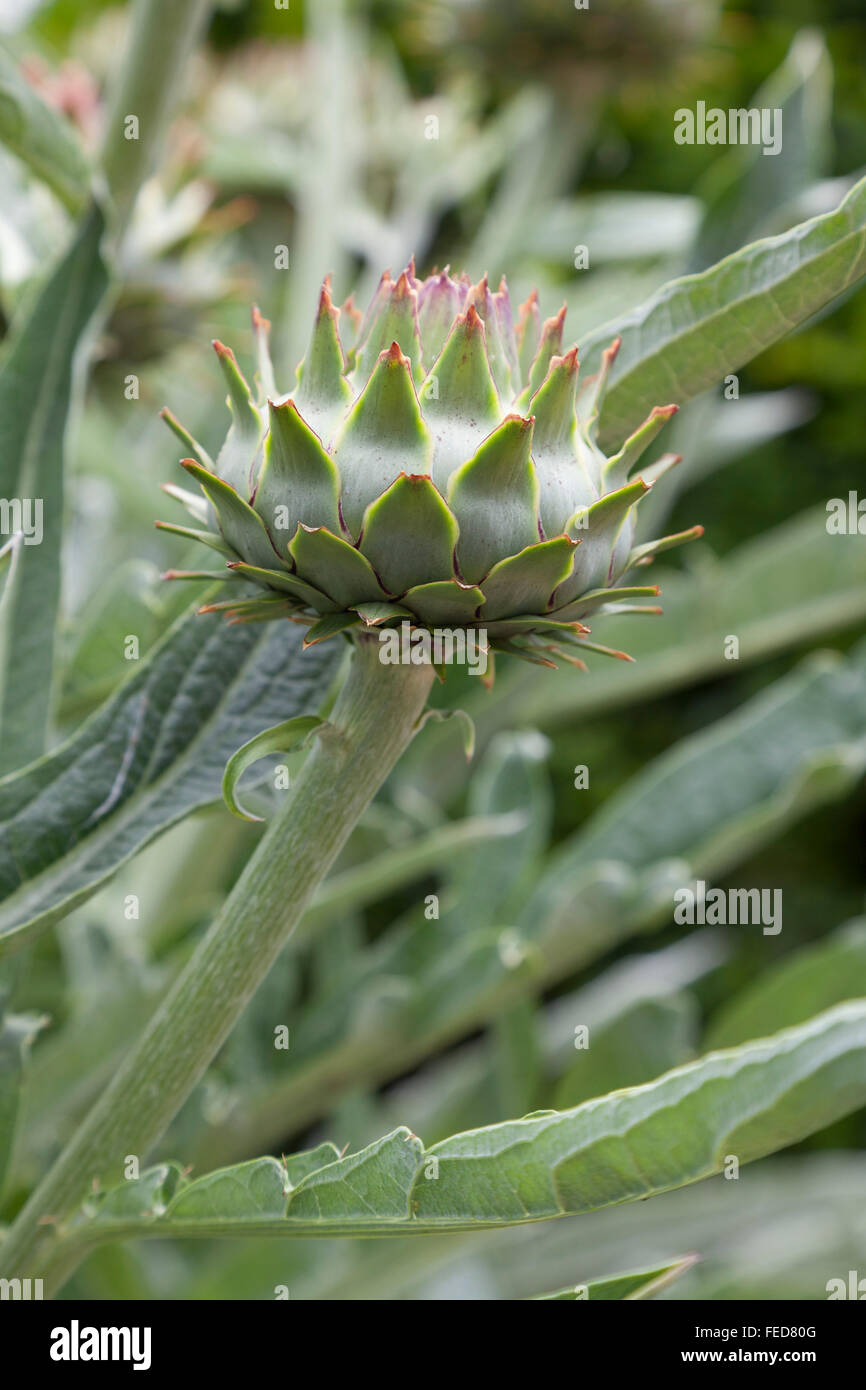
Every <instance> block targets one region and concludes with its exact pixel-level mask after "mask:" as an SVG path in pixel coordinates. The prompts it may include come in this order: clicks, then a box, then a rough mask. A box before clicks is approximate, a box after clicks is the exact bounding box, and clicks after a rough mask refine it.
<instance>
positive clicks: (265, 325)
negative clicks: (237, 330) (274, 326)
mask: <svg viewBox="0 0 866 1390" xmlns="http://www.w3.org/2000/svg"><path fill="white" fill-rule="evenodd" d="M252 320H253V328H254V329H259V328H261V329H263V330H264V332H265V333H268V332H269V331H270V327H271V321H270V319H266V318H265V316H264V314H263V313H262V311H261V309H260V308H259V306H258V304H254V305H253V308H252Z"/></svg>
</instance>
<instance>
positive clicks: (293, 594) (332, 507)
mask: <svg viewBox="0 0 866 1390" xmlns="http://www.w3.org/2000/svg"><path fill="white" fill-rule="evenodd" d="M564 318H565V309H564V308H563V309H562V310H560V312H559V313H558V314H557V315H556V316H555V317H553V318H549V319H547V320H546V321H545V322H544V323H542V322H541V317H540V313H539V309H538V302H537V296H536V295H535V294H534V293H533V294H532V295H531V296H530V297H529V299H528V300H527V302H526V303H525V304H524V305H523V306H522V307H521V309H520V312H519V315H518V317H517V321H516V322H515V320H514V316H513V314H512V310H511V305H510V302H509V297H508V290H507V288H506V285H505V282H504V281H503V282H502V283H501V284H500V286H499V289H498V290H496V291H492V290H491V289H490V286H489V284H488V281H487V278H486V276H485V277H484V278H482V279H481V280H480V281H479V282H478V283H477V284H473V283H472V282H471V281H470V279H469V277H468V276H466V275H463V276H461V277H460V278H459V279H456V278H454V277H453V276H451V275H450V274H449V273H448V270H447V269H445V270H443V271H442V272H441V273H434V274H432V275H430V276H428V277H427V278H426V279H423V280H420V279H418V278H416V275H415V269H414V265H413V264H411V263H410V265H409V266H408V267H407V269H406V270H404V271H403V272H402V274H401V275H400V276H399V278H398V279H397V280H396V281H395V280H392V278H391V276H390V274H389V273H388V272H386V273H385V274H384V275H383V276H382V279H381V281H380V283H379V287H378V290H377V292H376V294H375V296H374V298H373V301H372V303H371V305H370V307H369V309H368V311H367V314H366V316H365V317H364V318H363V321H361V317H360V315H359V314H358V313H357V311H355V310H354V308H353V306H352V305H351V303H349V304H348V305H347V306H346V309H345V310H344V311H343V312H342V313H341V311H340V310H339V309H337V308H336V307H335V306H334V304H333V302H332V299H331V294H330V289H329V285H328V283H327V281H326V283H325V285H324V286H323V288H322V292H321V297H320V301H319V308H318V313H317V316H316V320H315V324H314V328H313V333H312V339H311V342H310V347H309V351H308V353H307V355H306V357H305V359H304V361H303V362H302V363H301V366H300V367H299V369H298V380H297V387H296V389H295V390H294V391H293V392H292V393H291V394H290V395H287V396H282V395H278V394H277V393H276V391H275V389H274V380H273V370H272V367H271V363H270V359H269V354H268V347H267V323H266V321H265V320H264V319H262V318H261V316H260V315H259V314H258V312H257V311H254V330H255V336H256V340H257V346H258V356H259V385H260V389H261V391H262V393H263V394H264V395H265V396H266V397H267V399H266V400H265V401H262V402H260V401H258V400H257V399H256V398H255V397H254V395H253V393H252V392H251V390H250V388H249V386H248V385H247V382H246V381H245V379H244V377H243V376H242V374H241V372H240V370H239V368H238V365H237V362H236V360H235V358H234V355H233V354H232V353H231V351H230V350H229V349H228V348H226V347H224V346H223V345H222V344H221V343H215V345H214V346H215V348H216V351H217V355H218V358H219V362H220V365H221V367H222V369H223V372H224V374H225V377H226V381H227V384H228V391H229V404H230V408H231V412H232V422H231V427H230V429H229V432H228V435H227V437H226V440H225V443H224V445H223V447H222V449H221V451H220V453H219V455H218V457H217V459H216V461H215V462H212V461H211V460H210V458H209V457H208V456H207V454H206V453H205V451H204V450H203V449H202V448H201V446H200V445H198V444H197V443H196V442H195V441H194V440H193V439H192V437H191V436H190V435H189V434H187V433H186V431H184V430H183V429H182V427H181V426H180V425H178V423H177V422H176V421H175V420H174V418H173V417H172V416H171V415H170V414H168V413H166V418H167V419H168V422H169V423H170V424H171V425H172V427H173V428H174V429H175V430H176V432H177V433H179V434H180V435H181V437H182V438H183V439H184V441H185V443H186V444H187V445H188V447H189V448H190V449H191V451H192V453H193V454H194V455H195V457H190V458H186V459H184V460H183V467H184V468H185V469H186V470H187V472H188V473H189V474H190V475H191V477H192V478H193V479H195V480H196V481H197V482H198V483H199V484H200V487H201V492H202V493H203V494H204V496H201V495H194V494H192V493H189V492H187V491H184V490H182V489H179V488H176V487H169V488H168V489H167V490H168V491H169V492H170V493H172V495H174V496H176V497H177V498H178V499H179V500H180V501H182V502H183V503H184V504H185V505H186V506H187V507H188V509H189V511H190V512H191V513H192V514H193V516H194V518H195V519H196V521H197V522H198V523H199V526H198V527H197V528H195V529H193V528H190V527H186V526H176V525H172V526H168V527H167V529H169V530H173V531H176V532H179V533H180V534H182V535H185V536H187V537H190V538H195V539H197V540H199V541H203V542H204V543H205V544H207V545H208V546H210V547H212V549H214V550H215V551H217V552H219V553H220V554H222V555H223V556H224V557H225V568H224V569H222V570H194V571H189V570H188V571H170V574H171V576H172V577H175V578H178V577H189V578H202V577H205V576H207V577H211V576H213V577H221V578H227V577H235V578H236V579H238V580H247V581H252V582H253V583H254V584H256V585H257V586H259V588H260V590H261V594H260V596H258V597H252V598H250V597H248V596H247V593H248V591H247V590H246V589H245V590H244V596H243V597H238V598H231V597H230V598H228V599H226V600H225V601H223V602H222V603H219V604H215V605H210V606H209V610H208V611H211V610H212V609H213V608H219V609H222V610H225V611H226V612H227V613H228V614H229V616H230V617H231V618H232V619H233V620H235V621H259V620H264V619H268V618H290V619H292V620H293V621H297V622H300V623H303V624H306V625H307V627H308V632H307V634H306V639H305V640H306V643H307V645H310V644H314V643H316V642H319V641H324V640H326V639H327V638H330V637H333V636H335V635H337V634H338V633H346V634H349V635H351V634H353V632H363V631H365V630H369V629H374V628H377V627H383V626H388V625H395V624H401V623H408V624H410V625H411V627H413V628H414V627H419V628H422V629H426V630H435V629H441V628H444V629H451V630H453V629H464V630H474V632H475V635H476V640H478V641H479V642H481V643H484V644H487V643H489V644H490V647H491V648H492V649H494V650H496V649H498V650H501V651H505V652H508V653H510V654H512V655H515V656H519V657H522V658H524V659H528V660H530V661H536V662H538V661H540V662H541V663H542V664H551V660H550V659H551V656H552V657H554V658H557V657H561V658H563V659H566V660H570V661H572V662H576V663H577V664H578V665H582V664H583V663H582V662H581V660H580V652H581V651H582V650H584V651H585V650H586V649H590V650H595V651H602V652H608V651H609V649H608V648H604V647H599V646H597V645H596V644H595V643H593V642H591V641H589V639H588V633H589V631H590V629H589V626H588V625H587V623H586V621H585V620H586V619H587V618H588V617H590V616H591V615H592V614H594V613H596V612H608V611H611V609H612V607H613V606H615V605H619V611H622V603H623V601H624V600H634V599H640V598H646V597H652V596H655V595H656V594H657V593H658V589H657V588H656V587H655V586H652V585H631V586H628V587H625V586H623V583H622V581H623V580H624V578H625V577H626V575H627V574H628V572H629V571H630V570H632V569H633V568H635V567H642V566H644V565H646V564H647V563H649V561H650V560H651V559H652V557H653V556H654V555H655V554H656V553H657V552H658V551H659V550H662V549H665V548H667V547H669V546H671V545H674V544H676V543H678V542H680V541H682V540H686V539H689V538H691V537H692V536H694V535H696V534H698V533H699V531H700V528H699V527H696V528H694V529H693V530H691V531H687V532H683V533H681V534H679V535H676V536H667V537H664V538H663V539H661V540H658V541H655V542H651V543H648V544H644V545H640V546H637V547H635V546H634V544H633V540H634V516H635V507H636V505H637V503H638V502H639V501H640V499H641V498H642V497H643V496H645V494H646V493H647V492H648V490H649V488H650V487H651V486H652V484H653V482H654V480H655V479H656V478H657V477H658V476H659V475H660V474H661V473H662V472H663V471H664V470H665V469H666V468H667V467H669V466H670V465H671V464H672V463H675V462H676V461H677V457H676V456H675V455H670V454H669V455H665V456H663V457H662V458H661V459H659V460H658V461H657V462H656V463H655V464H654V465H652V466H651V467H650V468H648V469H645V470H644V471H643V473H642V474H641V475H640V476H634V475H633V470H634V467H635V465H636V464H637V462H638V460H639V459H640V458H641V457H642V455H643V454H644V451H645V450H646V449H647V447H648V446H649V445H650V444H651V442H652V441H653V439H654V438H655V437H656V435H657V434H658V432H659V430H660V429H661V428H662V427H663V425H664V424H665V422H666V421H667V420H668V419H670V417H671V415H672V414H673V413H674V411H675V409H676V407H675V406H673V405H668V406H661V407H657V408H656V409H654V410H653V411H652V413H651V414H650V416H649V418H648V419H647V420H646V421H645V422H644V424H643V425H641V426H640V428H639V429H637V430H636V431H635V432H634V434H632V435H631V437H630V438H629V439H627V440H626V441H625V442H624V444H623V446H622V448H621V449H620V450H619V452H618V453H616V454H615V455H613V456H612V457H610V458H608V457H605V455H604V454H603V453H602V451H601V449H600V448H599V445H598V442H597V438H596V426H597V422H598V417H599V407H600V405H601V401H602V398H603V395H604V389H605V383H606V380H607V377H608V373H609V371H610V367H611V365H612V363H613V360H614V358H615V356H616V352H617V349H618V342H614V343H613V344H612V345H611V346H610V347H609V348H608V349H607V351H606V352H605V353H604V354H603V359H602V365H601V369H600V371H599V372H598V373H597V374H596V375H595V376H594V377H591V378H590V379H589V380H588V381H586V382H585V383H583V384H582V389H581V390H580V392H578V355H577V347H576V346H575V347H571V348H569V350H568V351H565V352H563V350H562V346H563V345H562V332H563V323H564ZM352 338H354V341H350V339H352ZM161 524H163V525H166V524H165V523H161ZM202 528H203V529H202ZM628 611H634V607H633V605H629V609H628ZM645 611H656V612H657V611H659V610H658V609H657V608H650V609H649V610H645ZM612 654H614V655H622V653H612Z"/></svg>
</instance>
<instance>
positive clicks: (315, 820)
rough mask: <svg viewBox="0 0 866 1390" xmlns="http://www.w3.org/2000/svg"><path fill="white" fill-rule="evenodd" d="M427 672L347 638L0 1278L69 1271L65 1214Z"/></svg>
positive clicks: (19, 1233)
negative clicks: (329, 692) (280, 771)
mask: <svg viewBox="0 0 866 1390" xmlns="http://www.w3.org/2000/svg"><path fill="white" fill-rule="evenodd" d="M432 678H433V672H432V667H430V666H400V665H393V666H386V665H383V664H382V663H381V662H380V661H379V647H378V643H377V642H376V641H375V639H373V638H369V637H364V638H362V639H361V640H360V641H359V642H358V643H357V644H356V649H355V652H354V655H353V658H352V661H351V663H350V665H349V671H348V675H347V678H346V682H345V684H344V686H343V688H342V690H341V692H340V694H339V696H338V698H337V702H336V705H335V707H334V711H333V714H332V715H331V719H330V722H329V725H328V726H327V727H326V728H325V729H324V731H323V732H322V733H321V735H320V737H319V738H318V739H317V741H316V745H315V747H314V749H313V751H312V752H311V754H310V756H309V757H308V758H307V760H306V762H305V764H304V766H303V768H302V770H301V771H300V773H299V774H298V777H297V780H296V782H295V784H294V787H293V788H292V789H290V791H289V793H288V794H287V797H286V800H285V802H284V803H283V805H282V806H281V808H280V810H279V811H278V813H277V814H276V816H275V817H274V819H273V821H272V822H271V824H270V826H269V827H268V830H267V831H266V833H265V835H264V837H263V839H262V841H261V844H260V845H259V847H258V849H257V850H256V852H255V854H254V855H253V856H252V858H251V859H250V860H249V862H248V864H247V866H246V868H245V869H244V872H243V873H242V875H241V877H240V879H239V880H238V882H237V884H236V885H235V887H234V889H233V890H232V892H231V894H230V896H229V897H228V898H227V900H226V902H225V905H224V907H223V909H222V911H221V913H220V915H219V916H218V917H217V919H216V920H215V922H214V923H213V925H212V927H211V928H210V931H209V932H208V934H207V936H206V937H205V938H204V940H203V941H202V942H201V944H200V945H199V946H198V948H197V950H196V951H195V953H194V955H193V956H192V957H191V959H190V961H189V963H188V964H187V966H186V968H185V969H184V971H183V972H182V974H181V975H180V976H179V977H178V979H177V981H176V982H175V984H174V985H173V987H172V988H171V990H170V992H169V994H168V995H167V997H166V998H165V1000H164V1001H163V1003H162V1004H161V1005H160V1007H159V1008H158V1009H157V1011H156V1013H155V1014H154V1016H153V1018H152V1019H151V1022H150V1023H149V1024H148V1026H147V1028H146V1029H145V1032H144V1035H143V1036H142V1038H141V1040H140V1042H139V1043H138V1045H137V1046H136V1047H135V1048H134V1049H133V1051H132V1052H131V1053H130V1054H129V1055H128V1056H127V1058H126V1059H125V1060H124V1062H123V1063H122V1064H121V1066H120V1068H119V1069H118V1071H117V1072H116V1073H115V1075H114V1078H113V1080H112V1081H111V1083H110V1084H109V1086H108V1087H107V1089H106V1090H105V1091H104V1092H103V1094H102V1096H101V1098H100V1099H99V1101H98V1102H97V1103H96V1105H95V1106H94V1107H93V1109H92V1110H91V1111H90V1113H89V1114H88V1115H87V1117H86V1118H85V1120H84V1121H83V1122H82V1124H81V1126H80V1128H79V1130H78V1132H77V1133H76V1135H75V1136H74V1138H73V1139H72V1140H71V1141H70V1143H69V1144H68V1145H67V1147H66V1149H65V1150H64V1151H63V1153H62V1154H61V1155H60V1157H59V1159H58V1160H57V1162H56V1163H55V1165H54V1167H53V1168H52V1169H51V1171H50V1172H49V1173H48V1175H47V1176H46V1178H45V1179H44V1181H43V1182H42V1183H41V1184H40V1186H39V1187H38V1188H37V1190H36V1191H35V1192H34V1193H33V1195H32V1196H31V1198H30V1200H29V1201H28V1202H27V1204H26V1206H25V1207H24V1208H23V1209H22V1211H21V1212H20V1214H19V1216H18V1218H17V1220H16V1221H15V1223H14V1225H13V1226H12V1227H11V1229H10V1231H9V1233H8V1235H7V1236H6V1239H5V1240H4V1242H3V1244H2V1245H0V1260H2V1265H3V1273H4V1276H5V1277H6V1278H15V1277H17V1278H27V1277H43V1278H44V1279H45V1292H46V1294H50V1293H51V1292H54V1290H55V1289H56V1288H57V1287H58V1286H59V1284H61V1283H62V1282H63V1280H64V1279H65V1278H66V1277H68V1275H69V1273H70V1272H71V1267H70V1266H74V1263H77V1262H78V1260H79V1259H80V1255H81V1252H80V1250H79V1251H78V1252H77V1254H74V1255H72V1256H69V1257H67V1255H66V1253H65V1251H64V1250H63V1249H62V1247H61V1246H60V1244H59V1241H58V1237H60V1238H61V1239H62V1234H63V1232H62V1226H63V1221H64V1219H65V1218H67V1217H68V1216H69V1215H70V1213H71V1212H73V1211H74V1210H75V1209H76V1207H77V1206H78V1204H79V1203H80V1202H81V1200H82V1199H83V1197H84V1196H85V1195H86V1194H87V1193H88V1191H90V1190H91V1189H92V1187H93V1184H94V1183H102V1182H106V1181H109V1182H111V1183H117V1182H119V1181H121V1180H122V1178H123V1164H124V1161H125V1159H126V1157H127V1155H130V1154H135V1155H136V1156H137V1157H138V1159H139V1161H140V1163H142V1164H143V1162H144V1160H145V1158H146V1156H147V1153H148V1151H149V1150H150V1149H151V1148H152V1146H153V1144H154V1143H156V1141H157V1140H158V1139H159V1138H160V1136H161V1135H162V1134H163V1133H164V1132H165V1130H166V1129H167V1127H168V1125H169V1124H170V1123H171V1120H172V1119H173V1117H174V1116H175V1114H176V1113H177V1111H178V1110H179V1109H180V1107H181V1105H182V1104H183V1102H184V1100H185V1099H186V1097H187V1096H188V1095H189V1094H190V1092H191V1091H192V1089H193V1087H194V1086H195V1085H196V1083H197V1082H198V1081H199V1079H200V1078H201V1076H202V1075H203V1073H204V1071H205V1070H206V1068H207V1066H208V1064H209V1063H210V1061H211V1060H212V1058H213V1057H214V1056H215V1054H216V1053H217V1051H218V1050H219V1048H220V1047H221V1046H222V1044H223V1043H224V1042H225V1040H226V1038H227V1037H228V1035H229V1033H230V1032H231V1030H232V1028H233V1026H234V1024H235V1023H236V1021H237V1019H238V1017H239V1016H240V1014H241V1013H242V1012H243V1010H244V1008H245V1007H246V1005H247V1004H248V1002H249V1000H250V999H251V998H252V996H253V994H254V993H255V991H256V989H257V988H258V986H259V985H260V984H261V982H262V980H263V979H264V977H265V975H266V974H267V972H268V970H269V969H270V967H271V965H272V964H273V962H274V960H275V958H276V957H277V955H278V954H279V952H280V951H281V950H282V948H283V946H284V945H285V944H286V941H287V940H288V938H289V936H290V934H291V932H292V929H293V928H294V926H295V925H296V923H297V922H298V920H299V919H300V917H301V916H302V915H303V912H304V909H305V908H306V906H307V904H308V903H309V901H310V899H311V897H312V895H313V893H314V891H315V889H316V888H317V887H318V885H319V883H320V882H321V881H322V879H323V878H324V876H325V874H326V873H327V871H328V869H329V868H330V866H331V864H332V863H333V861H334V859H335V857H336V855H337V854H338V853H339V851H340V849H341V848H342V846H343V844H344V843H345V841H346V839H347V838H348V836H349V833H350V832H351V830H352V828H353V826H354V825H355V823H356V822H357V820H358V818H359V816H360V815H361V813H362V812H363V810H364V808H365V807H366V806H367V805H368V803H369V802H370V800H371V799H372V797H373V796H374V795H375V793H376V791H377V790H378V788H379V787H380V786H381V784H382V782H383V781H384V780H385V778H386V777H387V775H388V773H389V772H390V771H391V768H392V767H393V766H394V764H395V763H396V761H397V759H398V758H399V757H400V754H401V753H402V752H403V750H404V749H405V748H406V747H407V745H408V744H409V743H410V742H411V739H412V736H413V733H414V731H415V727H416V724H417V721H418V718H419V716H420V715H421V713H422V711H423V709H424V705H425V703H426V700H427V695H428V693H429V690H430V684H431V681H432ZM49 1222H50V1223H51V1224H46V1223H49Z"/></svg>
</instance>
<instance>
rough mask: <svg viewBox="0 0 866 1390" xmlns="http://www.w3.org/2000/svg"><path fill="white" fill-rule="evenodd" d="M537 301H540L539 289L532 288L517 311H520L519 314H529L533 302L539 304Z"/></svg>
mask: <svg viewBox="0 0 866 1390" xmlns="http://www.w3.org/2000/svg"><path fill="white" fill-rule="evenodd" d="M537 303H538V290H530V291H529V294H528V295H527V296H526V298H525V299H524V301H523V303H522V304H521V305H520V307H519V308H518V310H517V312H518V313H519V314H523V313H527V314H528V313H529V312H530V311H531V309H532V306H533V304H537Z"/></svg>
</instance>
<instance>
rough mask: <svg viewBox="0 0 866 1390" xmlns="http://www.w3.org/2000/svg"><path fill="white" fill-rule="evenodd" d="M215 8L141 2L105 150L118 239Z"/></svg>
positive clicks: (187, 1)
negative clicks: (211, 12)
mask: <svg viewBox="0 0 866 1390" xmlns="http://www.w3.org/2000/svg"><path fill="white" fill-rule="evenodd" d="M210 8H211V5H210V0H137V3H136V4H135V6H134V9H133V13H132V24H131V26H130V32H129V36H128V38H127V47H126V54H125V57H124V61H123V66H122V68H121V70H120V73H119V76H118V80H117V84H116V86H115V88H114V91H113V94H112V99H111V103H110V106H109V112H108V119H107V122H106V127H105V140H104V144H103V149H102V168H103V170H104V173H105V177H106V180H107V182H108V188H109V191H110V193H111V197H112V202H113V203H114V208H115V212H116V217H117V222H116V231H117V234H118V236H119V237H120V236H122V234H123V231H124V230H125V228H126V226H127V223H128V222H129V218H130V214H131V213H132V208H133V204H134V203H135V199H136V197H137V195H138V190H139V189H140V188H141V185H142V184H143V183H144V180H145V179H146V178H147V177H148V175H149V174H150V173H151V172H152V170H153V166H154V164H155V161H156V155H157V152H158V149H159V143H160V141H161V139H162V135H163V133H164V130H165V127H166V125H167V124H168V120H169V118H170V116H171V114H172V112H173V110H174V103H175V98H176V96H177V93H178V88H179V85H180V79H181V76H182V74H183V70H184V67H185V65H186V61H187V59H188V58H189V56H190V54H191V52H192V50H193V47H194V46H195V43H196V40H197V39H198V38H199V36H200V34H201V32H202V30H203V28H204V24H205V20H206V19H207V16H208V14H209V12H210ZM131 117H134V118H135V120H134V122H133V121H132V120H131V119H130V118H131Z"/></svg>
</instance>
